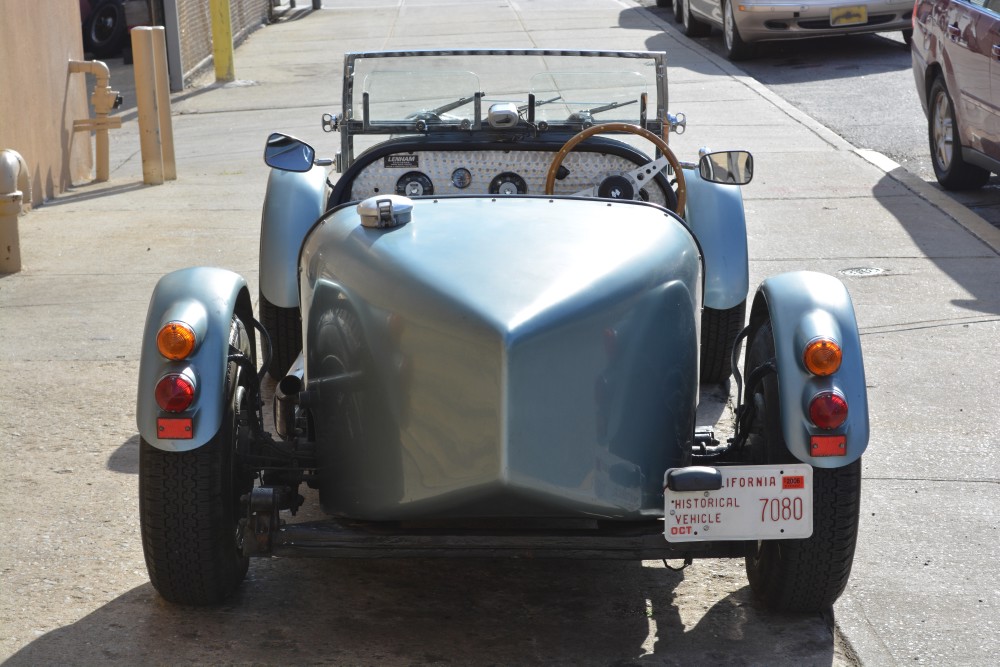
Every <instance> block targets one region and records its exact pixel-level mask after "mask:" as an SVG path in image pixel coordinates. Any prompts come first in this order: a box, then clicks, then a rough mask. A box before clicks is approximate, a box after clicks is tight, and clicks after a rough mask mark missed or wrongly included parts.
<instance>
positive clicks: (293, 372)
mask: <svg viewBox="0 0 1000 667" xmlns="http://www.w3.org/2000/svg"><path fill="white" fill-rule="evenodd" d="M304 378H305V358H304V357H303V356H302V353H301V352H300V353H299V356H298V358H297V359H296V360H295V363H294V364H292V367H291V368H289V369H288V374H287V375H285V377H283V378H281V380H280V381H279V382H278V386H277V387H275V389H274V430H275V431H277V433H278V436H279V437H281V439H282V440H291V439H292V438H294V437H295V436H296V435H297V434H296V432H295V406H297V405H298V404H299V394H300V393H301V392H302V388H303V386H304V384H303V379H304Z"/></svg>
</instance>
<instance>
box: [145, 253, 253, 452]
mask: <svg viewBox="0 0 1000 667" xmlns="http://www.w3.org/2000/svg"><path fill="white" fill-rule="evenodd" d="M233 315H236V316H237V317H239V318H240V321H242V322H243V324H244V326H245V328H246V330H247V335H248V336H249V339H250V349H248V350H244V352H245V353H247V354H249V355H250V356H251V358H254V354H253V350H255V349H256V347H255V343H254V329H253V326H252V322H253V306H252V304H251V301H250V292H249V290H248V289H247V284H246V281H245V280H244V279H243V277H242V276H240V275H238V274H236V273H233V272H231V271H226V270H224V269H217V268H209V267H197V268H190V269H181V270H180V271H174V272H173V273H168V274H167V275H165V276H163V277H162V278H161V279H160V281H159V282H158V283H157V284H156V288H155V289H154V290H153V295H152V297H151V298H150V301H149V310H148V312H147V314H146V325H145V329H144V330H143V335H142V350H141V353H140V357H139V391H138V396H137V399H136V424H137V426H138V428H139V434H140V435H141V436H142V438H143V439H144V440H145V441H146V442H148V443H149V444H151V445H152V446H153V447H156V448H157V449H162V450H165V451H171V452H183V451H188V450H191V449H196V448H198V447H201V446H202V445H204V444H205V443H206V442H208V441H209V440H210V439H211V438H212V436H214V435H215V434H216V433H217V432H218V430H219V427H220V426H221V425H222V417H223V414H224V412H225V406H224V402H225V395H224V390H225V383H226V370H227V365H228V364H227V362H226V359H227V357H228V355H229V336H230V331H231V327H232V321H233ZM174 320H182V321H184V322H187V323H188V324H190V325H191V326H192V327H193V328H194V330H195V333H196V336H197V339H198V340H197V343H196V347H195V350H194V352H193V353H192V354H191V355H190V356H189V357H188V358H187V359H184V360H182V361H171V360H169V359H166V358H165V357H163V356H162V355H161V354H160V353H159V351H158V350H157V348H156V334H157V332H159V330H160V327H162V326H163V325H164V324H166V323H167V322H171V321H174ZM254 363H255V365H256V361H255V362H254ZM177 372H184V373H186V374H188V375H190V376H192V377H193V378H194V380H195V399H194V403H193V404H192V405H191V408H190V409H188V410H186V411H185V412H182V413H178V414H170V413H165V412H162V411H161V410H160V408H159V406H158V405H157V404H156V399H155V388H156V383H157V382H158V381H159V380H160V378H162V377H163V376H164V375H165V374H167V373H177ZM164 416H172V417H183V418H190V419H191V425H192V437H191V438H178V439H166V438H160V432H159V428H158V423H157V422H158V419H160V418H161V417H164Z"/></svg>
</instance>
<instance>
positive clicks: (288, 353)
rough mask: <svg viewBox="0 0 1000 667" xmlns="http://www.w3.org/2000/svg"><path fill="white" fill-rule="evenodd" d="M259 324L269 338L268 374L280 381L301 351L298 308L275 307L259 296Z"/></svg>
mask: <svg viewBox="0 0 1000 667" xmlns="http://www.w3.org/2000/svg"><path fill="white" fill-rule="evenodd" d="M260 323H261V324H262V325H263V326H264V329H265V330H266V331H267V335H268V336H269V337H270V338H271V361H270V363H269V364H268V365H267V372H268V374H269V375H270V376H271V377H273V378H274V379H275V380H280V379H281V378H283V377H284V376H285V374H286V373H287V372H288V369H289V368H291V366H292V363H293V362H294V361H295V358H296V357H298V356H299V352H300V351H301V350H302V319H301V317H300V315H299V309H298V308H282V307H281V306H276V305H274V304H273V303H271V302H270V301H268V300H267V298H266V297H265V296H264V294H263V293H261V295H260Z"/></svg>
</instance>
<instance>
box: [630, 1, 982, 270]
mask: <svg viewBox="0 0 1000 667" xmlns="http://www.w3.org/2000/svg"><path fill="white" fill-rule="evenodd" d="M624 2H626V3H628V4H631V5H632V6H634V7H637V8H638V9H640V10H641V11H642V12H643V13H644V14H645V15H646V16H647V17H648V18H649V20H650V22H651V23H653V24H654V25H656V26H658V27H660V28H661V29H663V30H664V31H666V32H669V33H671V36H672V37H673V38H674V39H675V41H678V42H679V43H680V38H681V37H683V35H681V34H680V33H679V31H678V30H677V27H676V26H675V25H673V24H672V23H670V22H668V21H664V20H663V19H662V18H660V17H659V16H657V15H655V14H654V13H653V12H651V11H650V10H649V8H648V7H643V6H642V5H639V4H638V3H637V2H635V0H624ZM684 46H686V47H687V48H690V49H691V50H693V51H697V52H698V55H700V56H702V57H704V58H705V59H706V60H708V61H709V62H711V63H712V64H713V65H715V66H716V67H718V68H719V70H720V71H722V72H723V73H725V74H726V75H728V76H730V77H732V78H733V79H735V80H737V81H739V82H740V83H741V84H743V85H744V86H746V87H747V88H749V89H750V90H752V91H754V92H755V93H756V94H757V95H759V96H761V97H763V98H764V99H766V100H767V101H768V102H770V103H771V104H773V105H774V106H775V107H777V108H778V109H780V110H781V111H782V112H783V113H785V115H787V116H788V117H789V118H792V119H793V120H794V121H795V122H797V123H799V124H800V125H802V126H804V127H805V128H807V129H808V130H810V131H811V132H812V133H813V134H815V135H816V136H818V137H819V138H820V139H822V140H823V141H825V142H826V143H828V144H830V145H831V146H832V147H833V148H835V149H837V150H840V151H847V152H851V153H854V154H856V155H858V156H859V157H861V158H862V159H864V160H865V161H866V162H868V163H869V164H871V165H873V166H875V167H878V168H879V169H881V170H882V171H883V172H885V174H886V175H887V176H889V177H890V178H892V179H893V180H895V181H896V182H897V183H899V184H900V185H902V186H903V187H905V188H906V189H908V190H909V191H910V192H912V193H913V194H915V195H917V196H918V197H920V198H921V199H923V200H924V201H926V202H928V203H930V204H931V205H932V206H935V207H936V208H938V209H939V210H940V211H941V212H943V213H944V214H945V215H947V216H948V217H949V218H951V219H952V220H954V221H955V222H956V223H958V224H959V226H961V227H962V228H964V229H965V230H966V231H967V232H969V233H970V234H972V235H973V236H974V237H975V238H977V239H978V240H980V241H982V242H983V243H984V244H986V245H987V246H988V247H989V248H990V249H991V250H992V251H993V252H995V253H997V254H1000V229H997V228H996V227H994V226H993V225H991V224H990V223H989V222H987V221H986V220H985V219H984V218H983V217H982V216H980V215H979V214H977V213H975V212H973V211H971V210H970V209H969V208H968V207H966V206H964V205H962V204H960V203H958V202H956V201H955V200H954V199H952V198H951V197H949V196H948V195H947V194H945V193H944V192H942V191H941V190H939V189H937V188H936V187H934V186H933V185H931V184H930V183H928V182H927V181H925V180H923V179H922V178H920V177H918V176H916V175H914V174H912V173H910V172H909V171H907V170H906V169H904V168H903V167H901V166H900V165H899V164H897V163H896V162H894V161H893V160H891V159H889V158H888V157H886V156H885V155H883V154H881V153H879V152H877V151H873V150H869V149H866V148H858V147H857V146H854V145H852V144H851V143H850V142H849V141H847V140H846V139H844V138H843V137H841V136H840V135H838V134H836V133H835V132H834V131H833V130H831V129H830V128H828V127H826V126H825V125H823V124H822V123H820V122H819V121H817V120H816V119H815V118H813V117H812V116H809V115H808V114H806V113H805V112H803V111H801V110H800V109H798V108H797V107H795V106H792V105H791V104H789V103H788V102H786V101H785V100H784V99H783V98H781V97H779V96H778V94H777V93H775V92H774V91H772V90H771V89H770V88H768V87H767V86H765V85H764V84H762V83H760V82H758V81H757V80H756V79H754V78H752V77H750V76H747V75H746V74H745V73H744V72H743V70H741V69H739V68H738V67H736V66H735V65H733V64H732V63H731V62H729V61H728V60H726V59H725V58H722V57H721V56H719V55H717V54H715V53H713V52H712V51H709V50H708V49H706V48H705V47H704V46H702V45H701V44H699V43H698V42H696V41H694V40H690V39H689V40H688V43H687V44H684Z"/></svg>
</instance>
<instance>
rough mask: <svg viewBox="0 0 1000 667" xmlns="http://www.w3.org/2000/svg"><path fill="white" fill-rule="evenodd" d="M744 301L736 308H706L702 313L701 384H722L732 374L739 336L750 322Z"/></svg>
mask: <svg viewBox="0 0 1000 667" xmlns="http://www.w3.org/2000/svg"><path fill="white" fill-rule="evenodd" d="M746 314H747V302H746V300H745V299H744V300H743V302H741V303H740V304H738V305H736V306H733V307H732V308H725V309H723V310H716V309H715V308H705V310H703V311H702V314H701V383H702V384H722V383H723V382H725V381H726V380H728V379H729V375H730V374H731V373H732V369H733V364H732V352H733V345H734V344H735V343H736V337H737V336H739V335H740V331H742V330H743V324H744V323H745V322H746Z"/></svg>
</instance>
